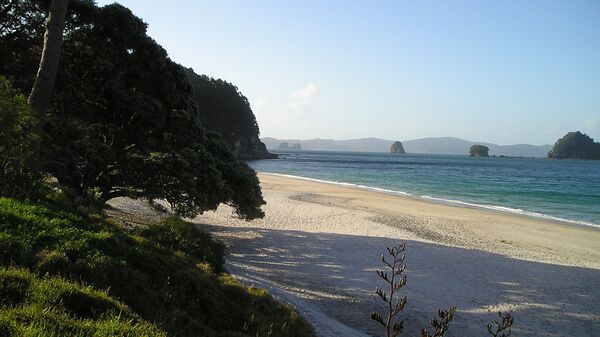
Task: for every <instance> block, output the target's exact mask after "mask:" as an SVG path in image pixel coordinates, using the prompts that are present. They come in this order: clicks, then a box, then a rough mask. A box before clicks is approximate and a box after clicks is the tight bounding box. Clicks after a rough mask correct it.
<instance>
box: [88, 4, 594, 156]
mask: <svg viewBox="0 0 600 337" xmlns="http://www.w3.org/2000/svg"><path fill="white" fill-rule="evenodd" d="M112 2H113V1H104V0H103V1H98V3H99V4H100V5H103V4H107V3H112ZM119 3H121V4H122V5H124V6H126V7H129V8H130V9H131V10H132V11H133V12H134V13H135V14H136V15H137V16H139V17H141V18H142V19H143V20H144V21H146V22H147V23H148V25H149V29H148V32H149V35H150V36H152V37H153V38H154V39H155V40H157V41H158V43H160V44H161V45H162V46H163V47H164V48H165V49H166V50H167V51H168V52H169V54H170V56H171V58H172V59H173V60H174V61H176V62H179V63H181V64H183V65H186V66H190V67H192V68H194V70H195V71H196V72H198V73H202V74H207V75H210V76H213V77H218V78H223V79H226V80H228V81H231V82H233V83H234V84H235V85H237V86H238V87H239V89H240V90H241V91H242V93H243V94H244V95H245V96H246V97H248V99H249V100H250V103H251V105H252V108H253V110H254V113H255V115H256V117H257V120H258V123H259V126H260V129H261V136H272V137H278V138H301V139H307V138H317V137H319V138H334V139H350V138H362V137H380V138H387V139H398V140H406V139H412V138H421V137H434V136H455V137H461V138H466V139H469V140H474V141H490V142H495V143H500V144H514V143H531V144H547V143H553V142H554V141H555V140H556V139H557V138H558V137H560V136H562V135H563V134H565V133H566V132H568V131H575V130H581V131H583V132H586V133H587V134H588V135H590V136H592V137H594V138H596V140H600V1H595V0H592V1H577V0H569V1H567V0H565V1H555V0H544V1H524V0H518V1H480V0H473V1H328V0H320V1H306V0H305V1H291V0H289V1H288V0H286V1H278V0H272V1H255V0H253V1H245V0H244V1H242V0H240V1H226V0H222V1H221V0H219V1H198V0H188V1H183V0H181V1H178V0H172V1H164V0H161V1H159V0H143V1H142V0H135V1H134V0H123V1H119Z"/></svg>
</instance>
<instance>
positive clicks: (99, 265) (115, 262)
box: [0, 198, 312, 337]
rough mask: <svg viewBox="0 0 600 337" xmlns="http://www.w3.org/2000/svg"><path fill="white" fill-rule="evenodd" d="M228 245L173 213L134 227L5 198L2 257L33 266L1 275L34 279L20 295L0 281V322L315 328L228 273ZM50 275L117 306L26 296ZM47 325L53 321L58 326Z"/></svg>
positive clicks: (0, 203) (215, 331)
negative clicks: (97, 307)
mask: <svg viewBox="0 0 600 337" xmlns="http://www.w3.org/2000/svg"><path fill="white" fill-rule="evenodd" d="M223 250H224V247H223V245H222V243H220V242H218V241H216V240H214V239H212V238H211V236H210V235H209V234H206V233H204V232H202V231H200V230H198V229H197V228H196V227H194V226H193V225H191V224H188V223H185V222H183V221H181V220H179V219H176V218H169V219H166V220H165V221H163V222H162V223H161V224H159V225H155V226H151V227H148V228H145V229H141V230H138V231H136V232H132V231H126V230H124V229H123V228H122V227H120V226H118V225H115V224H113V223H110V222H107V221H105V220H102V219H99V218H90V219H86V218H82V217H79V216H76V215H74V214H72V213H68V212H64V211H60V210H57V209H53V208H50V207H44V206H39V205H29V204H25V203H20V202H17V201H14V200H12V199H2V198H0V266H3V267H9V266H18V267H19V268H27V269H28V270H30V271H31V272H32V273H30V272H28V271H26V270H23V269H18V270H15V269H6V268H4V269H2V273H4V274H2V275H21V276H20V277H22V278H24V279H28V280H30V281H27V282H25V283H27V284H29V286H28V287H29V288H26V290H24V294H25V295H23V296H25V297H24V298H27V299H28V300H26V301H23V300H19V301H17V302H15V301H12V302H11V301H10V300H6V299H7V298H11V296H13V295H14V294H16V293H18V291H17V290H14V287H13V286H11V285H7V286H6V287H5V283H6V282H5V283H1V282H0V287H2V288H0V309H2V310H1V311H0V322H2V323H1V324H3V325H1V326H2V327H4V328H6V327H11V326H12V328H11V329H13V330H14V329H17V330H18V329H26V328H28V327H29V325H32V324H34V323H32V321H30V320H27V319H19V317H26V315H30V316H31V317H41V318H40V319H41V320H44V319H45V318H44V317H45V316H44V315H46V313H48V312H51V313H54V312H56V315H57V316H52V317H54V318H51V319H50V321H52V320H54V321H55V322H62V321H64V322H67V321H69V320H71V321H73V322H75V323H73V325H77V326H84V325H86V324H87V325H92V326H96V325H97V326H96V327H97V328H98V329H100V328H101V326H102V324H108V326H109V327H110V326H111V325H112V326H115V329H117V328H119V329H125V330H122V331H129V330H126V329H138V330H139V331H138V330H135V332H132V333H131V335H142V334H143V333H144V332H145V331H154V332H151V333H148V334H150V335H152V334H159V329H161V330H163V331H164V332H166V334H167V335H169V336H268V335H271V336H282V337H284V336H290V337H301V336H312V330H311V328H310V326H309V325H308V324H307V323H306V322H305V321H304V320H303V319H302V318H300V317H299V316H298V315H297V313H296V312H295V311H294V310H293V309H292V308H291V307H289V306H287V305H282V304H279V303H277V302H275V301H274V300H273V298H272V297H271V296H270V295H269V294H268V293H267V292H266V291H264V290H262V289H257V288H245V287H242V286H241V285H239V284H238V283H237V282H236V281H235V280H233V279H232V277H231V276H229V275H228V274H226V273H223ZM11 273H12V274H11ZM39 275H50V276H56V277H60V278H61V279H56V278H46V277H40V276H39ZM48 282H50V283H51V282H55V283H57V282H58V283H60V282H62V283H61V284H63V285H64V288H65V289H66V288H69V289H74V290H73V291H79V292H83V293H86V294H88V297H89V298H95V299H96V300H97V301H100V302H102V303H105V302H106V303H109V302H110V303H111V306H110V307H111V308H113V309H114V310H112V309H111V310H108V311H106V312H104V311H102V312H103V314H102V315H100V316H98V317H96V316H91V317H90V316H89V315H88V316H86V315H83V316H82V315H80V314H79V313H78V312H74V311H73V310H72V309H71V308H70V307H69V305H68V304H65V303H66V302H65V301H54V302H53V301H51V300H48V301H41V302H39V301H38V302H36V301H34V300H29V299H30V298H33V297H31V296H33V295H32V294H33V293H36V292H37V293H40V291H39V289H47V288H48V286H47V285H45V284H46V283H48ZM82 283H83V284H87V285H89V286H90V287H93V288H94V289H98V290H103V291H105V292H99V291H95V290H92V289H91V288H90V287H84V286H81V284H82ZM6 284H12V283H11V282H8V283H6ZM11 287H13V288H11ZM44 287H46V288H44ZM17 288H18V287H17ZM11 289H12V290H11ZM51 295H52V294H50V293H49V294H48V296H51ZM15 296H16V295H15ZM52 296H59V295H52ZM17 297H18V296H17ZM59 297H60V296H59ZM32 301H33V302H32ZM92 302H93V301H92ZM100 302H98V303H100ZM83 303H85V301H84V302H83ZM94 303H96V302H94ZM116 308H118V309H116ZM128 308H130V309H128ZM84 309H85V308H84ZM89 310H91V309H89ZM84 311H85V310H84ZM92 311H94V310H92ZM94 312H96V311H94ZM118 313H121V314H120V315H121V316H119V314H118ZM19 315H21V316H19ZM40 315H41V316H40ZM61 315H62V316H61ZM78 315H79V316H78ZM56 317H68V318H69V320H66V319H58V318H56ZM119 317H120V318H119ZM115 320H117V321H115ZM119 320H120V321H119ZM69 322H70V321H69ZM147 322H150V323H147ZM48 324H49V325H48V327H51V328H53V329H59V328H61V326H62V325H61V324H58V323H56V324H54V323H48ZM65 324H66V323H65ZM69 324H70V323H69ZM119 324H121V326H120V327H118V325H119ZM7 329H8V328H7ZM82 329H83V328H82ZM102 329H104V330H97V331H100V332H93V333H92V332H90V331H92V330H85V329H84V330H81V331H83V332H81V335H97V336H110V335H111V333H109V330H106V329H108V328H106V329H105V328H102ZM152 329H154V330H152ZM52 331H54V333H55V334H59V332H57V330H52ZM78 331H79V330H78ZM86 331H87V332H86ZM131 331H134V330H131ZM77 333H80V332H77ZM32 335H35V334H32ZM112 335H119V334H118V333H117V334H112Z"/></svg>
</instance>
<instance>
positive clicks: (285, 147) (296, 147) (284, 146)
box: [277, 142, 302, 151]
mask: <svg viewBox="0 0 600 337" xmlns="http://www.w3.org/2000/svg"><path fill="white" fill-rule="evenodd" d="M277 149H278V150H296V151H299V150H302V145H300V143H295V144H292V146H290V144H289V143H288V142H282V143H280V144H279V147H278V148H277Z"/></svg>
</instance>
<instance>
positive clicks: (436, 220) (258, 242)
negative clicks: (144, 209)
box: [195, 174, 600, 337]
mask: <svg viewBox="0 0 600 337" xmlns="http://www.w3.org/2000/svg"><path fill="white" fill-rule="evenodd" d="M259 178H260V181H261V186H262V191H263V194H264V197H265V200H266V201H267V205H266V206H265V207H264V210H265V212H266V216H265V218H264V219H259V220H254V221H243V220H238V219H235V218H234V217H233V214H232V211H231V209H229V208H228V207H225V206H224V207H220V208H219V209H218V210H217V211H216V212H207V213H205V214H203V215H201V216H199V217H198V218H196V219H195V221H197V222H198V223H201V224H203V225H207V226H209V230H210V231H211V232H213V233H214V234H215V235H216V236H217V237H219V238H221V239H223V240H224V241H226V242H227V244H228V246H229V249H228V261H227V269H228V271H230V272H231V273H232V274H234V275H235V276H236V277H237V278H239V279H240V280H242V281H243V282H245V283H247V284H255V285H259V286H262V287H265V288H267V289H269V290H270V291H271V292H272V293H274V294H275V295H276V296H277V297H278V298H279V299H281V300H283V301H287V302H290V303H293V304H295V305H296V307H297V308H298V310H299V311H300V312H301V313H302V314H303V315H305V317H307V319H308V320H309V321H310V322H311V323H312V324H313V325H314V326H315V329H316V331H317V335H318V336H378V335H379V336H381V335H382V334H381V330H380V327H379V326H377V325H376V324H375V323H374V322H373V321H371V320H370V318H369V315H370V313H371V312H372V311H373V310H374V309H382V308H383V306H382V304H383V303H382V302H381V301H380V300H379V299H378V298H376V296H375V295H374V289H375V287H376V286H383V284H382V282H380V280H379V279H378V277H377V275H376V274H375V272H374V271H375V269H377V268H381V267H382V266H381V263H380V261H379V259H380V255H381V253H383V252H384V251H385V247H386V246H390V245H394V244H397V243H399V242H401V241H402V242H406V245H407V250H406V256H407V257H406V261H405V262H406V264H407V266H408V268H407V270H406V275H407V277H408V283H407V285H406V286H405V287H404V288H402V291H401V293H402V294H405V295H406V296H408V304H407V306H406V308H405V310H404V311H403V312H402V313H401V314H400V318H401V319H403V320H404V321H405V333H403V334H402V335H404V336H418V335H419V331H420V329H421V328H423V327H428V324H429V323H428V322H429V320H430V319H431V318H433V317H434V315H435V313H436V312H437V310H438V309H439V308H446V307H449V306H451V305H457V306H458V311H457V315H456V317H455V319H454V321H453V322H452V325H451V328H450V330H449V332H448V333H447V336H485V335H487V333H486V331H485V324H486V323H487V322H488V321H492V320H495V319H497V312H498V311H499V310H501V311H504V312H510V313H511V314H513V316H514V317H515V321H514V325H513V335H514V336H519V337H522V336H600V230H597V229H593V228H587V227H583V226H574V225H569V224H562V223H558V222H552V221H546V220H539V219H534V218H529V217H524V216H519V215H514V214H508V213H502V212H495V211H490V210H483V209H474V208H466V207H456V206H451V205H444V204H435V203H431V202H427V201H424V200H419V199H417V198H412V197H403V196H396V195H390V194H384V193H378V192H373V191H367V190H361V189H357V188H350V187H344V186H338V185H333V184H327V183H319V182H313V181H306V180H300V179H294V178H289V177H281V176H274V175H268V174H259Z"/></svg>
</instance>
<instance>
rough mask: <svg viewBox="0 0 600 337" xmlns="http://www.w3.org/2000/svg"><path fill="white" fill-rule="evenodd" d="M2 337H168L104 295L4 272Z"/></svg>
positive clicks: (9, 270)
mask: <svg viewBox="0 0 600 337" xmlns="http://www.w3.org/2000/svg"><path fill="white" fill-rule="evenodd" d="M0 312H1V314H0V336H6V337H10V336H15V337H16V336H56V337H58V336H115V337H117V336H132V337H133V336H148V337H150V336H166V333H165V332H164V331H161V329H160V328H158V327H157V326H156V325H153V324H151V323H148V322H147V321H144V320H142V319H140V317H139V316H138V315H137V314H135V313H134V312H133V311H132V310H131V309H130V308H128V307H127V306H126V305H124V304H123V303H121V302H119V301H117V300H115V299H113V298H111V297H109V296H108V295H107V294H106V292H103V291H98V290H94V289H93V288H92V287H90V286H82V285H80V284H78V283H75V282H69V281H66V280H64V279H61V278H57V277H39V276H37V275H35V274H32V273H31V272H29V271H27V270H26V269H15V268H0Z"/></svg>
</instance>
